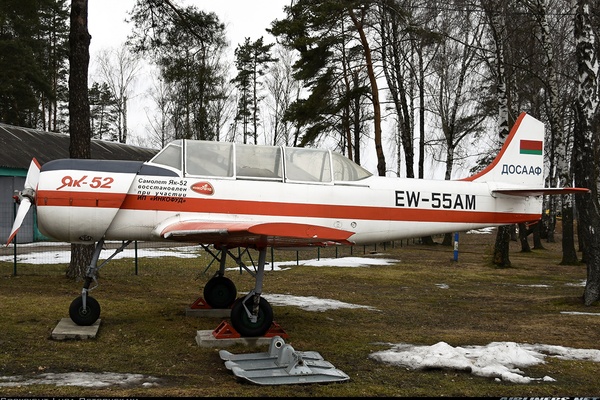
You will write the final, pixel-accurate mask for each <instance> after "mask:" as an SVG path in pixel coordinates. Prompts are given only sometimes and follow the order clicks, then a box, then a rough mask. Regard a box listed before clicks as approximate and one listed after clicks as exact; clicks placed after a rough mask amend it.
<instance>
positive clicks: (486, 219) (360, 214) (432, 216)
mask: <svg viewBox="0 0 600 400" xmlns="http://www.w3.org/2000/svg"><path fill="white" fill-rule="evenodd" d="M122 197H123V194H113V193H96V192H93V193H89V192H59V193H57V192H55V191H40V192H39V193H37V205H38V207H43V206H45V205H48V206H66V207H69V206H70V207H105V208H109V207H110V208H119V206H120V208H121V209H124V210H149V211H154V210H156V211H172V212H199V213H213V214H238V215H264V216H282V217H306V218H328V219H349V220H371V221H388V220H391V221H414V222H449V223H467V224H468V223H475V224H511V223H517V222H527V221H533V220H537V219H539V218H540V215H539V214H525V213H502V212H489V211H472V210H470V211H465V210H447V209H440V210H433V209H423V208H399V207H373V206H354V205H335V204H308V203H282V202H268V201H250V200H225V199H208V198H207V199H203V198H190V197H157V196H146V197H145V198H140V196H138V195H127V197H126V198H125V201H124V202H123V203H122V204H121V199H122ZM151 197H152V198H153V200H150V198H151ZM117 203H118V204H117Z"/></svg>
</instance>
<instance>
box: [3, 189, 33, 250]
mask: <svg viewBox="0 0 600 400" xmlns="http://www.w3.org/2000/svg"><path fill="white" fill-rule="evenodd" d="M30 207H31V200H29V198H27V197H24V198H23V199H22V200H21V204H20V205H19V209H18V210H17V216H16V217H15V222H14V223H13V227H12V230H11V231H10V236H9V237H8V241H7V242H6V245H7V246H8V245H9V244H10V242H12V240H13V239H14V237H15V235H16V234H17V231H18V230H19V228H20V227H21V224H22V223H23V220H24V219H25V216H26V215H27V212H28V211H29V208H30Z"/></svg>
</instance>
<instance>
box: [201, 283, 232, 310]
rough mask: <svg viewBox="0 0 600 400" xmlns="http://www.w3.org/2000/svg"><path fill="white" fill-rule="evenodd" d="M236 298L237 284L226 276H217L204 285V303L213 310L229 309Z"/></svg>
mask: <svg viewBox="0 0 600 400" xmlns="http://www.w3.org/2000/svg"><path fill="white" fill-rule="evenodd" d="M236 297H237V289H236V288H235V284H234V283H233V282H232V281H231V279H229V278H225V277H224V276H215V277H214V278H211V279H210V280H209V281H208V282H206V285H204V301H206V304H208V305H209V306H211V307H212V308H229V307H231V305H232V304H233V302H234V301H235V298H236Z"/></svg>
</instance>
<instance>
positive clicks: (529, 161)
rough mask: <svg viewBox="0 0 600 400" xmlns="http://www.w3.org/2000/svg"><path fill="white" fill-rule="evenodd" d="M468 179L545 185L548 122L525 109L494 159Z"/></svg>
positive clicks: (518, 184)
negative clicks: (545, 146) (545, 123)
mask: <svg viewBox="0 0 600 400" xmlns="http://www.w3.org/2000/svg"><path fill="white" fill-rule="evenodd" d="M464 180H466V181H473V182H496V183H497V186H498V187H513V186H524V187H527V188H543V187H544V124H543V123H542V122H541V121H538V120H537V119H535V118H533V117H532V116H530V115H527V114H526V113H522V114H521V115H520V116H519V118H518V119H517V121H516V122H515V124H514V126H513V128H512V129H511V131H510V134H509V135H508V137H507V138H506V141H505V142H504V145H503V146H502V149H501V150H500V153H498V155H497V156H496V158H495V159H494V161H493V162H492V163H491V164H490V165H488V166H487V168H485V169H484V170H483V171H481V172H479V173H478V174H475V175H473V176H471V177H469V178H466V179H464Z"/></svg>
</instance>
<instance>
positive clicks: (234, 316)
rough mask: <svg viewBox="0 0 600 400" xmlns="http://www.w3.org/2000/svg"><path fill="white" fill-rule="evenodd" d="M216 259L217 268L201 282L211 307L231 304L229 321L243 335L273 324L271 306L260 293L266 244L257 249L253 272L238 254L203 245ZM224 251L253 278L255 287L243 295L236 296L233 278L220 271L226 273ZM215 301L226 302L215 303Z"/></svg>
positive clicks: (262, 331) (258, 332)
mask: <svg viewBox="0 0 600 400" xmlns="http://www.w3.org/2000/svg"><path fill="white" fill-rule="evenodd" d="M204 249H205V250H206V251H208V252H209V253H210V254H211V255H212V256H213V257H214V259H215V260H219V263H220V267H219V271H218V272H217V273H216V274H215V276H214V277H213V278H211V279H210V280H209V281H208V282H207V283H206V285H205V286H204V300H205V301H206V303H207V304H208V305H209V306H211V307H213V308H228V307H229V306H231V304H233V307H232V308H231V325H233V327H234V329H235V330H236V331H237V332H238V333H239V334H240V335H242V336H250V337H253V336H263V335H264V334H265V333H267V331H268V330H269V328H270V327H271V325H272V324H273V309H272V308H271V305H270V304H269V302H268V301H267V300H266V299H265V298H263V297H261V293H262V285H263V279H264V272H265V261H266V258H267V248H266V247H262V248H260V249H258V251H259V253H258V263H257V266H256V272H255V273H253V272H252V271H250V270H248V268H247V267H246V265H245V264H244V263H243V262H242V261H241V257H239V256H235V255H233V254H232V253H231V252H230V251H229V250H227V249H226V248H222V249H221V255H220V257H219V256H217V255H215V254H214V253H213V252H211V251H210V250H209V249H208V248H207V247H204ZM227 254H229V256H230V257H231V258H232V259H233V260H234V261H235V262H236V263H237V264H238V265H239V266H240V268H244V269H246V270H247V271H248V272H250V273H251V274H252V275H254V278H255V285H254V289H253V290H251V291H250V293H248V294H247V295H246V296H244V297H240V298H239V299H237V300H235V296H236V295H237V293H236V289H235V285H234V284H233V282H232V281H231V280H229V279H227V278H225V277H224V276H223V275H224V273H225V259H226V257H227ZM215 304H220V305H224V304H227V305H226V306H219V307H217V306H215Z"/></svg>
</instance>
